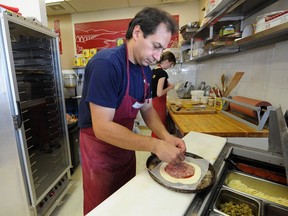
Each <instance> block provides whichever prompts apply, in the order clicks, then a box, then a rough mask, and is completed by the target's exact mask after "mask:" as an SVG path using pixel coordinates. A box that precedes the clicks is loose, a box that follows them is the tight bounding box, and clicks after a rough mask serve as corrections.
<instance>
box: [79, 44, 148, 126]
mask: <svg viewBox="0 0 288 216" xmlns="http://www.w3.org/2000/svg"><path fill="white" fill-rule="evenodd" d="M129 67H130V89H129V94H130V96H132V97H134V98H135V99H137V100H138V101H142V100H143V96H144V82H143V76H142V72H141V67H140V65H134V64H133V63H131V62H129ZM143 70H144V73H145V76H146V80H147V82H148V83H149V84H151V79H152V72H151V69H150V67H149V66H146V67H143ZM126 87H127V73H126V45H125V44H123V45H121V46H119V47H114V48H109V49H104V50H101V51H99V52H98V53H97V54H96V55H95V56H93V58H92V59H91V60H90V61H89V62H88V64H87V66H86V68H85V74H84V85H83V90H82V98H81V101H80V105H79V111H78V115H79V116H78V125H79V127H80V128H89V127H92V121H91V112H90V107H89V102H92V103H94V104H97V105H100V106H103V107H109V108H115V109H117V108H118V107H119V106H120V104H121V102H122V99H123V97H124V95H125V91H126ZM149 91H150V92H151V89H149ZM149 97H151V94H148V95H147V96H146V98H149Z"/></svg>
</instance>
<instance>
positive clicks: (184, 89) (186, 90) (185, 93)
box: [175, 81, 194, 99]
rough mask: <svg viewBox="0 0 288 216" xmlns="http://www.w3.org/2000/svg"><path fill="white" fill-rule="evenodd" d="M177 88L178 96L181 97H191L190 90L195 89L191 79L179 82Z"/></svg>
mask: <svg viewBox="0 0 288 216" xmlns="http://www.w3.org/2000/svg"><path fill="white" fill-rule="evenodd" d="M175 89H176V93H177V96H178V97H179V98H182V99H185V98H186V99H187V98H189V99H190V98H191V94H190V92H191V90H193V89H194V86H193V85H192V83H191V82H189V81H186V82H179V83H177V84H176V86H175Z"/></svg>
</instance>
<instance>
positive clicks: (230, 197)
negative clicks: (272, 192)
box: [213, 188, 261, 216]
mask: <svg viewBox="0 0 288 216" xmlns="http://www.w3.org/2000/svg"><path fill="white" fill-rule="evenodd" d="M227 202H232V203H233V204H238V205H240V204H246V205H248V206H249V208H250V209H251V210H252V213H253V215H254V216H260V212H261V208H260V206H261V201H259V200H257V199H254V198H251V197H247V196H244V195H241V194H237V193H235V192H234V191H232V190H230V189H228V188H222V189H221V190H220V192H219V194H218V196H217V198H216V201H215V203H214V207H213V211H215V212H217V213H219V214H221V215H222V214H223V215H227V214H225V213H224V212H222V211H221V210H220V209H221V207H220V204H224V203H227Z"/></svg>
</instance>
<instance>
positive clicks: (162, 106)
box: [151, 94, 167, 138]
mask: <svg viewBox="0 0 288 216" xmlns="http://www.w3.org/2000/svg"><path fill="white" fill-rule="evenodd" d="M166 95H167V94H165V95H162V96H161V97H154V98H152V104H153V107H154V109H155V110H156V112H157V113H158V115H159V117H160V119H161V121H162V123H163V124H164V125H165V126H166V101H167V99H166ZM151 136H152V137H155V138H158V137H157V136H156V134H154V133H153V132H152V133H151Z"/></svg>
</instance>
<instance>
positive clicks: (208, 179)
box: [146, 152, 216, 193]
mask: <svg viewBox="0 0 288 216" xmlns="http://www.w3.org/2000/svg"><path fill="white" fill-rule="evenodd" d="M185 156H186V157H192V158H195V159H203V158H202V157H200V156H198V155H195V154H192V153H189V152H186V153H185ZM203 160H204V159H203ZM161 162H162V161H161V160H160V159H159V158H158V157H157V156H156V155H155V154H152V155H151V156H150V157H149V158H148V159H147V161H146V168H147V169H148V173H149V175H150V176H151V177H152V179H154V180H155V181H156V182H157V183H159V184H160V185H161V186H163V187H165V188H167V189H169V190H172V191H176V192H181V193H200V192H203V191H206V190H208V189H210V188H211V187H212V185H213V184H214V182H215V180H216V173H215V169H214V167H213V166H212V164H210V163H209V162H208V163H209V166H208V171H207V173H206V174H205V176H204V177H203V179H202V180H201V181H199V182H198V183H197V184H198V185H197V187H196V189H191V190H190V189H179V188H177V187H173V186H167V185H166V184H164V183H163V182H162V181H161V180H160V179H158V178H157V177H155V176H154V175H153V174H152V173H151V170H152V169H153V168H154V167H156V166H157V165H158V164H159V163H161Z"/></svg>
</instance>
